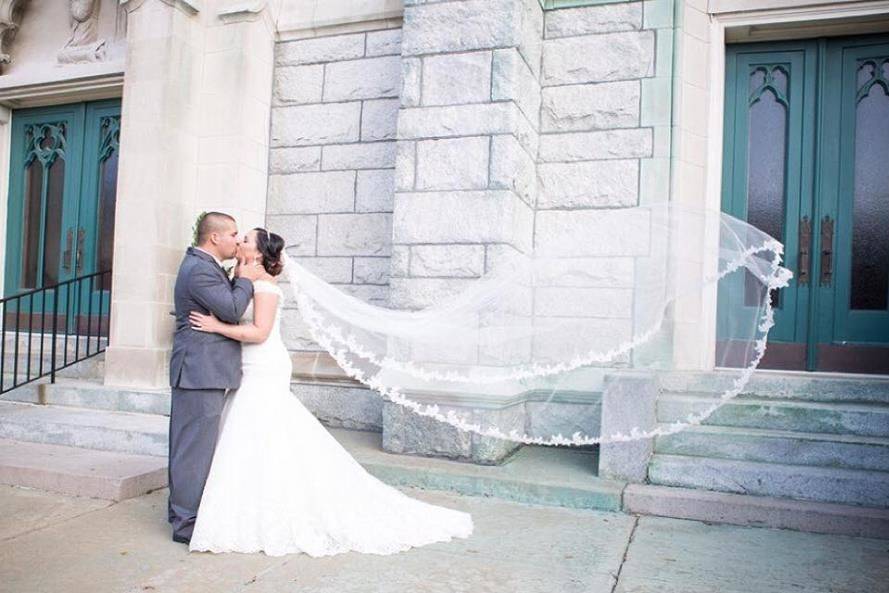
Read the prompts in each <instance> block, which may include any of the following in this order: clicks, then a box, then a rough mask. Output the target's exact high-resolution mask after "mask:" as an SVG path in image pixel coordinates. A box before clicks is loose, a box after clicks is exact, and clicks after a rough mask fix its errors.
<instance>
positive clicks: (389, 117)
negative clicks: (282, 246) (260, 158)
mask: <svg viewBox="0 0 889 593" xmlns="http://www.w3.org/2000/svg"><path fill="white" fill-rule="evenodd" d="M400 45H401V29H400V28H390V29H383V30H376V31H367V32H357V33H343V34H338V35H330V36H324V37H317V38H308V39H298V40H293V41H287V42H281V43H278V44H277V48H276V55H275V79H274V87H273V101H274V103H273V106H272V121H271V150H270V158H269V189H268V216H267V223H268V226H269V228H270V229H271V230H273V231H275V232H277V233H279V234H281V235H282V236H283V237H284V240H285V241H286V243H287V245H288V246H289V247H288V253H289V254H290V255H291V256H292V257H295V258H296V259H297V260H298V261H299V262H300V263H301V264H302V265H304V266H306V267H307V268H308V269H309V270H311V271H312V272H314V273H316V274H318V275H319V276H320V277H321V278H323V279H325V280H327V281H329V282H331V283H334V284H337V285H339V286H341V287H342V288H344V289H345V290H347V291H349V292H350V293H352V294H354V295H355V296H358V297H359V298H362V299H364V300H366V301H369V302H373V303H377V304H383V303H385V302H386V301H387V299H388V285H389V269H390V254H391V237H392V203H393V191H394V187H395V182H394V177H395V170H394V167H395V152H396V144H395V131H396V115H397V112H398V107H399V100H398V95H399V90H400V86H401V59H400V57H399V54H400ZM284 332H285V335H286V339H287V343H288V345H289V346H290V347H291V348H292V349H294V350H310V349H315V348H316V346H315V345H314V344H313V343H312V342H311V339H310V338H309V336H308V335H307V332H306V329H305V328H304V327H303V325H302V323H301V322H300V320H299V315H298V312H297V311H296V310H295V309H292V308H288V309H287V310H286V314H285V318H284Z"/></svg>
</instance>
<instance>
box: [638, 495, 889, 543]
mask: <svg viewBox="0 0 889 593" xmlns="http://www.w3.org/2000/svg"><path fill="white" fill-rule="evenodd" d="M624 510H625V511H626V512H629V513H638V514H643V515H657V516H660V517H673V518H676V519H692V520H695V521H706V522H708V523H729V524H732V525H744V526H748V527H771V528H778V529H794V530H797V531H810V532H815V533H829V534H834V535H849V536H853V537H869V538H879V539H889V509H878V508H872V507H857V506H849V505H839V504H831V503H824V502H810V501H805V500H791V499H787V498H773V497H768V496H750V495H745V494H732V493H727V492H712V491H708V490H700V489H693V488H671V487H668V486H654V485H650V484H630V485H629V486H627V488H626V489H625V490H624Z"/></svg>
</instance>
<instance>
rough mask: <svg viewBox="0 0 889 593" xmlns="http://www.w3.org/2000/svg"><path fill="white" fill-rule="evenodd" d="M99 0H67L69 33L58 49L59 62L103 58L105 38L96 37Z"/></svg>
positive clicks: (74, 62) (92, 60)
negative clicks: (63, 44)
mask: <svg viewBox="0 0 889 593" xmlns="http://www.w3.org/2000/svg"><path fill="white" fill-rule="evenodd" d="M100 3H101V0H69V10H70V11H71V35H70V36H69V37H68V41H67V43H65V46H64V47H63V48H62V49H60V50H59V53H58V55H57V59H58V61H59V63H60V64H77V63H81V62H99V61H102V60H104V59H105V40H104V39H97V38H98V31H99V5H100Z"/></svg>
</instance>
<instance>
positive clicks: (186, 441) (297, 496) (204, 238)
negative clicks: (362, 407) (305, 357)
mask: <svg viewBox="0 0 889 593" xmlns="http://www.w3.org/2000/svg"><path fill="white" fill-rule="evenodd" d="M196 235H197V237H196V243H197V245H196V246H195V247H190V248H188V250H187V252H186V254H185V257H184V259H183V260H182V264H181V266H180V267H179V273H178V276H177V278H176V287H175V293H174V300H175V307H176V330H175V335H174V338H173V351H172V357H171V360H170V386H171V387H172V400H171V409H170V432H169V439H170V443H169V445H170V448H169V487H170V495H169V504H168V519H169V522H170V523H171V524H172V527H173V540H174V541H176V542H181V543H186V544H188V546H189V549H190V550H192V551H209V552H245V553H254V552H264V553H265V554H267V555H270V556H280V555H284V554H294V553H300V552H303V553H306V554H309V555H310V556H316V557H317V556H328V555H332V554H339V553H343V552H348V551H356V552H363V553H368V554H394V553H397V552H401V551H404V550H407V549H409V548H411V547H416V546H422V545H426V544H430V543H434V542H442V541H448V540H450V539H452V538H454V537H458V538H466V537H469V535H470V534H471V533H472V529H473V524H472V518H471V517H470V515H468V514H467V513H463V512H460V511H455V510H451V509H447V508H443V507H438V506H434V505H431V504H428V503H425V502H422V501H419V500H416V499H413V498H410V497H408V496H407V495H405V494H404V493H402V492H401V491H399V490H396V489H395V488H393V487H391V486H389V485H387V484H384V483H382V482H380V481H379V480H377V479H376V478H374V477H373V476H371V475H370V474H369V473H367V471H365V469H364V468H363V467H362V466H361V465H359V464H358V462H356V461H355V460H354V459H353V458H352V457H351V456H350V455H349V454H348V452H347V451H346V450H345V449H343V447H342V446H341V445H340V444H339V443H338V442H337V441H336V439H334V438H333V437H332V436H331V435H330V433H329V432H327V430H326V429H325V428H324V426H323V425H322V424H321V423H320V422H319V421H318V420H317V419H316V418H315V417H314V416H313V415H312V413H311V412H309V411H308V410H307V409H306V408H305V407H304V406H303V404H302V403H301V402H300V400H299V398H298V397H297V396H296V395H294V394H293V393H292V392H291V389H290V379H291V374H292V363H291V360H290V355H289V353H288V351H287V348H286V346H285V345H284V341H283V339H282V338H281V313H282V305H283V301H284V292H283V291H282V289H281V288H280V287H279V286H278V278H279V275H280V274H281V272H282V270H283V268H284V265H285V259H286V256H285V255H284V241H283V239H282V238H281V237H280V236H278V235H276V234H274V233H270V232H268V231H267V230H265V229H262V228H256V229H253V230H251V231H249V232H247V233H246V234H244V235H241V234H240V233H239V232H238V227H237V224H236V222H235V219H234V218H232V217H231V216H229V215H227V214H224V213H221V212H209V213H207V214H205V215H203V216H202V218H201V219H200V220H199V222H198V225H197V232H196ZM232 258H237V260H238V264H237V266H236V267H235V273H234V279H233V280H230V279H229V277H228V275H227V274H226V272H225V271H224V269H223V267H222V262H223V260H227V259H232Z"/></svg>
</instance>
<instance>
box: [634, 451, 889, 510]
mask: <svg viewBox="0 0 889 593" xmlns="http://www.w3.org/2000/svg"><path fill="white" fill-rule="evenodd" d="M648 476H649V481H650V482H651V483H652V484H657V485H662V486H675V487H681V488H698V489H703V490H714V491H720V492H732V493H736V494H752V495H758V496H773V497H780V498H792V499H797V500H810V501H815V502H830V503H838V504H844V505H861V506H870V507H879V508H884V507H889V472H880V471H865V470H853V469H840V468H825V467H812V466H802V465H785V464H779V463H759V462H753V461H739V460H735V459H715V458H709V457H691V456H684V455H665V454H663V453H656V454H654V455H653V456H652V458H651V461H650V463H649V466H648Z"/></svg>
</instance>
